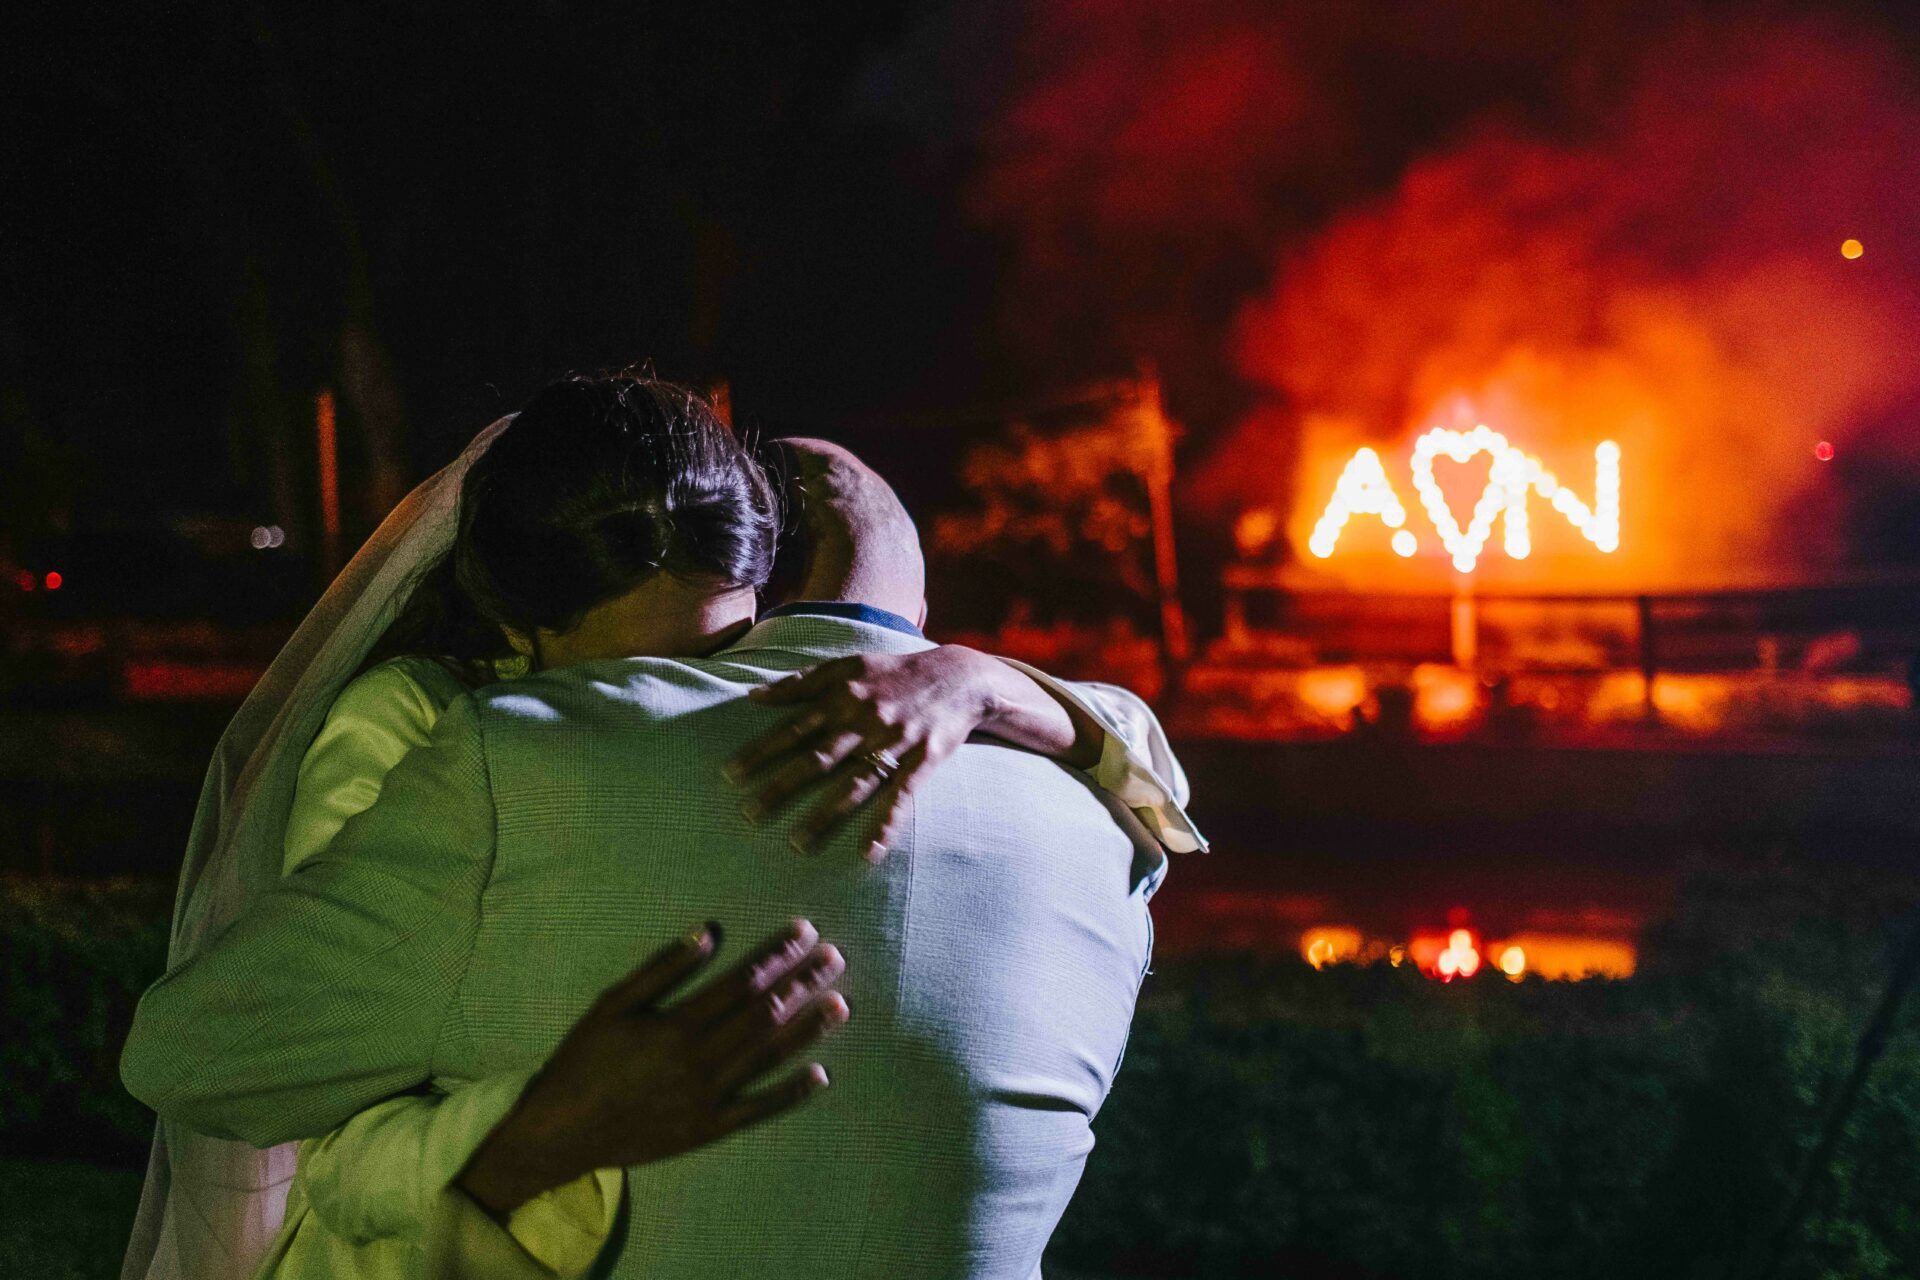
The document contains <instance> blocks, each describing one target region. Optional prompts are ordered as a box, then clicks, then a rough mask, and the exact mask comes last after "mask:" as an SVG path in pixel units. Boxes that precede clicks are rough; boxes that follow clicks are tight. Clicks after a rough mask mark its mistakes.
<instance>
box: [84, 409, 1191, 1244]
mask: <svg viewBox="0 0 1920 1280" xmlns="http://www.w3.org/2000/svg"><path fill="white" fill-rule="evenodd" d="M923 593H924V566H923V563H922V560H921V553H920V546H919V541H918V537H917V534H916V532H915V529H914V526H913V523H912V521H911V519H910V518H909V517H908V515H907V513H906V512H905V510H904V509H902V507H901V506H900V504H899V502H898V500H897V499H896V498H895V496H894V494H893V491H892V490H891V489H890V488H889V487H888V486H887V485H886V483H885V482H884V481H882V480H881V479H880V478H879V477H878V476H877V475H875V474H874V473H873V472H872V471H870V470H868V469H867V468H866V467H864V466H863V465H862V464H861V463H860V462H859V461H857V460H856V459H854V458H853V457H852V456H851V455H849V454H847V453H846V452H845V451H844V450H841V449H838V448H836V447H835V446H832V445H829V444H826V443H824V442H820V441H805V440H789V441H780V442H776V443H775V444H774V445H772V446H771V447H770V448H769V449H768V450H767V452H766V456H765V462H764V463H763V461H762V460H760V459H757V458H756V457H755V456H754V455H753V454H752V453H750V452H749V450H748V449H747V448H746V447H745V446H743V445H742V444H741V443H740V442H739V441H738V440H737V439H736V438H735V437H734V436H733V434H732V433H731V431H730V430H729V429H728V428H727V427H726V426H725V425H724V424H723V423H722V422H720V421H719V419H718V418H716V416H715V414H714V412H713V410H712V409H711V407H710V406H708V405H707V404H706V403H705V402H704V401H702V400H701V399H700V398H699V397H697V396H696V395H694V394H692V393H691V392H689V391H687V390H685V389H684V388H681V387H678V386H675V385H672V384H670V383H666V382H662V381H658V380H655V379H652V378H648V377H641V376H635V375H632V374H616V375H609V376H593V377H569V378H566V379H563V380H561V381H559V382H556V383H554V384H552V385H550V386H548V387H546V388H544V389H543V390H541V391H540V392H538V393H537V394H536V395H535V396H534V397H533V398H532V399H531V400H530V401H529V402H528V403H527V405H526V406H525V407H524V408H523V409H522V410H521V411H520V412H519V413H517V414H515V415H513V416H511V417H508V418H505V419H503V420H501V421H500V422H498V423H495V424H494V425H493V426H492V427H490V428H488V429H487V430H486V431H485V432H483V433H482V434H481V435H480V436H479V438H477V439H476V440H475V441H474V442H473V443H472V445H470V446H469V447H468V448H467V450H466V451H465V453H464V454H463V455H462V456H461V457H460V458H459V459H458V460H457V461H456V462H454V463H453V464H452V465H450V466H449V467H447V468H446V469H445V470H444V471H442V472H441V473H440V474H438V475H437V476H435V477H434V478H432V479H431V480H429V481H427V482H426V483H425V484H423V485H422V486H421V487H420V488H419V489H417V490H415V491H414V493H413V494H412V495H410V496H409V497H408V498H407V500H406V501H405V502H403V503H402V504H401V505H400V506H399V507H398V508H396V510H395V511H394V513H393V514H392V515H391V516H390V517H388V519H387V520H386V522H385V523H384V524H383V525H382V526H381V527H380V529H379V530H378V531H377V532H376V533H375V534H374V535H373V537H372V538H371V539H369V540H368V542H367V544H366V545H365V546H364V547H363V548H362V549H361V550H360V552H359V554H357V555H356V556H355V557H354V559H353V561H352V562H351V563H350V564H349V565H348V566H347V567H346V569H345V570H344V571H343V572H342V573H341V575H340V577H339V578H338V579H337V580H336V581H335V582H334V584H333V586H332V587H331V588H330V589H329V590H328V592H327V593H326V595H325V596H324V597H323V598H322V599H321V601H320V603H319V604H318V605H317V606H316V607H315V608H314V610H313V612H312V613H311V614H310V615H309V616H308V617H307V619H306V620H305V621H304V622H303V623H302V624H301V626H300V628H299V629H298V630H297V631H296V632H295V633H294V635H293V638H292V639H291V640H290V641H289V642H288V644H287V646H286V648H285V649H284V650H283V651H282V652H281V654H280V656H279V657H278V658H277V659H276V660H275V662H274V664H273V665H272V667H271V668H269V669H268V671H267V673H266V675H265V676H264V677H263V678H262V680H261V682H260V684H259V686H258V687H257V688H256V689H255V690H254V692H253V693H252V695H251V696H250V697H249V698H248V699H247V701H246V703H245V704H244V705H243V706H242V707H241V709H240V711H239V712H238V714H237V715H236V716H235V718H234V721H233V723H232V724H231V725H230V726H229V728H228V729H227V731H226V733H225V735H224V736H223V737H222V739H221V742H220V745H219V747H218V749H217V751H216V754H215V758H214V761H213V765H212V767H211V769H210V770H209V772H208V777H207V781H206V785H205V787H204V789H203V792H202V795H201V800H200V808H199V812H198V814H197V815H196V818H195V822H194V828H193V832H192V836H191V841H190V844H189V848H188V852H187V857H186V862H185V866H184V867H183V869H182V873H181V885H180V893H179V897H178V900H177V903H176V908H175V917H174V925H173V933H172V943H171V951H170V955H169V967H168V971H167V973H166V975H165V976H164V977H163V978H162V979H161V980H160V981H159V982H157V983H156V984H155V985H154V986H153V987H152V988H151V989H150V990H149V991H148V992H147V993H146V995H145V996H144V997H143V998H142V1000H141V1002H140V1007H139V1011H138V1013H137V1015H136V1017H135V1021H134V1027H133V1031H132V1034H131V1036H130V1037H129V1039H128V1042H127V1045H126V1049H125V1053H124V1056H123V1058H122V1062H121V1072H122V1076H123V1078H124V1080H125V1082H126V1085H127V1087H128V1089H130V1090H131V1091H132V1092H133V1094H134V1095H135V1096H136V1097H138V1098H140V1099H141V1100H142V1101H144V1102H146V1103H147V1104H148V1105H149V1106H151V1107H152V1108H153V1109H154V1110H155V1111H156V1112H157V1113H158V1114H159V1117H160V1125H159V1131H158V1133H157V1135H156V1137H155V1142H154V1152H153V1159H152V1163H151V1165H150V1168H149V1172H148V1175H147V1183H146V1192H145V1197H144V1199H143V1201H142V1204H141V1210H140V1216H139V1220H138V1222H137V1223H136V1226H135V1229H134V1238H133V1242H132V1245H131V1248H130V1250H129V1253H128V1258H127V1264H126V1268H125V1271H124V1273H123V1274H124V1276H125V1277H128V1278H130V1280H175V1278H183V1280H185V1278H191V1280H198V1278H199V1277H217V1278H219V1280H240V1278H242V1277H247V1276H270V1277H322V1276H324V1277H337V1278H345V1277H382V1278H385V1277H395V1278H398V1277H415V1276H489V1277H490V1276H515V1277H518V1276H525V1277H542V1278H546V1277H554V1276H583V1275H593V1276H619V1277H627V1276H671V1277H705V1276H779V1277H836V1276H849V1277H853V1276H862V1277H864V1276H871V1277H887V1278H893V1277H910V1276H968V1277H975V1276H977V1277H988V1276H1004V1277H1011V1278H1012V1280H1022V1278H1024V1277H1029V1276H1036V1275H1038V1274H1039V1263H1040V1256H1041V1252H1042V1250H1043V1249H1044V1247H1045V1245H1046V1242H1047V1238H1048V1236H1049V1235H1050V1234H1051V1232H1052V1231H1053V1229H1054V1226H1055V1224H1056V1223H1057V1222H1058V1221H1059V1218H1060V1215H1061V1213H1062V1211H1063V1210H1064V1209H1065V1208H1066V1204H1067V1201H1068V1199H1069V1198H1070V1197H1071V1195H1072V1194H1073V1190H1074V1187H1075V1185H1076V1183H1077V1182H1078V1180H1079V1177H1080V1172H1081V1168H1082V1166H1083V1165H1084V1163H1085V1161H1086V1158H1087V1153H1088V1151H1089V1150H1090V1149H1091V1147H1092V1145H1093V1136H1092V1133H1091V1130H1090V1124H1091V1122H1092V1120H1093V1117H1094V1115H1095V1113H1096V1112H1097V1111H1098V1110H1099V1107H1100V1104H1101V1102H1102V1100H1103V1099H1104V1098H1105V1097H1106V1094H1107V1090H1108V1088H1109V1087H1110V1085H1111V1084H1112V1081H1113V1076H1114V1073H1115V1072H1116V1071H1117V1070H1118V1069H1119V1066H1120V1059H1121V1056H1122V1051H1123V1049H1124V1047H1125V1044H1126V1037H1127V1026H1128V1022H1129V1020H1130V1019H1131V1017H1132V1014H1133V1007H1134V1000H1135V997H1136V995H1137V993H1138V991H1139V986H1140V981H1141V978H1142V976H1143V974H1144V972H1145V970H1146V966H1147V963H1148V958H1149V953H1150V951H1151V944H1152V924H1151V921H1150V919H1149V916H1148V910H1147V900H1148V898H1149V897H1150V896H1151V895H1152V894H1153V892H1154V890H1155V889H1157V888H1158V887H1159V885H1160V882H1161V879H1162V878H1163V876H1164V873H1165V867H1166V855H1167V853H1168V852H1175V853H1178V852H1186V851H1190V850H1195V849H1201V848H1204V842H1203V841H1202V840H1201V839H1200V836H1199V834H1198V833H1197V832H1196V831H1195V829H1194V827H1193V825H1192V824H1191V823H1190V822H1189V821H1188V819H1187V817H1186V814H1185V812H1184V810H1183V807H1182V806H1183V805H1184V803H1185V800H1186V783H1185V779H1184V776H1183V775H1182V773H1181V770H1180V767H1179V764H1178V763H1177V762H1176V761H1175V760H1174V758H1173V756H1172V754H1171V753H1170V751H1169V750H1168V747H1167V743H1166V740H1165V738H1164V736H1163V735H1162V733H1161V730H1160V727H1159V725H1158V723H1157V722H1156V721H1155V720H1154V718H1153V715H1152V713H1151V712H1150V711H1149V710H1148V709H1147V708H1146V706H1145V704H1143V703H1142V702H1141V701H1140V700H1139V699H1138V698H1136V697H1134V696H1133V695H1132V694H1130V693H1127V692H1126V691H1124V690H1121V689H1118V688H1114V687H1112V686H1108V685H1098V684H1072V683H1067V682H1064V681H1059V680H1055V679H1053V678H1052V677H1050V676H1047V675H1045V674H1043V673H1041V672H1039V671H1036V670H1034V669H1032V668H1030V667H1026V666H1024V665H1022V664H1019V663H1015V662H1012V661H1010V660H1002V659H998V658H993V657H990V656H987V655H984V654H981V653H978V652H976V651H973V650H969V649H964V648H960V647H957V646H951V645H935V644H933V643H931V642H930V641H928V640H927V639H925V638H924V637H923V636H922V634H921V631H920V626H921V623H923V622H924V620H925V616H924V615H925V612H926V605H925V601H924V598H923ZM703 922H704V923H703Z"/></svg>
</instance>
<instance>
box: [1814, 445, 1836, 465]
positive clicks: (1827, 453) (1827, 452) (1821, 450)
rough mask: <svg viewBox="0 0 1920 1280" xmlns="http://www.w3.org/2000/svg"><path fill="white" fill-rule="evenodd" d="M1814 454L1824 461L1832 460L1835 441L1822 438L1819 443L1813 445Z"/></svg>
mask: <svg viewBox="0 0 1920 1280" xmlns="http://www.w3.org/2000/svg"><path fill="white" fill-rule="evenodd" d="M1813 456H1814V457H1816V458H1818V459H1820V461H1822V462H1832V461H1833V441H1831V440H1822V441H1821V442H1820V443H1819V444H1817V445H1815V446H1813Z"/></svg>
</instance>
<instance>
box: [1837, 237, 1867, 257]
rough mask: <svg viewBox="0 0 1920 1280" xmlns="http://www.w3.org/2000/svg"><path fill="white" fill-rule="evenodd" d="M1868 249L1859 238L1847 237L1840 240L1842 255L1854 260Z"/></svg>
mask: <svg viewBox="0 0 1920 1280" xmlns="http://www.w3.org/2000/svg"><path fill="white" fill-rule="evenodd" d="M1866 251H1867V246H1865V245H1863V244H1861V243H1860V242H1859V241H1858V240H1853V239H1847V240H1842V241H1841V242H1840V256H1841V257H1843V258H1845V259H1847V260H1848V261H1852V260H1853V259H1855V258H1857V257H1859V256H1860V255H1861V254H1863V253H1865V252H1866Z"/></svg>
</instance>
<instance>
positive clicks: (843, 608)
mask: <svg viewBox="0 0 1920 1280" xmlns="http://www.w3.org/2000/svg"><path fill="white" fill-rule="evenodd" d="M795 616H803V617H804V616H812V617H816V618H847V619H850V620H851V621H854V622H870V623H872V624H873V625H874V626H876V627H885V628H886V629H887V630H889V631H898V632H900V633H901V634H903V635H909V636H912V637H913V638H914V639H916V640H925V639H926V636H924V635H922V634H921V632H920V628H919V627H916V626H914V625H913V624H912V623H911V622H908V621H907V620H906V619H905V618H903V617H901V616H900V615H899V614H897V613H889V612H888V611H887V610H885V609H876V608H874V607H873V606H872V605H870V604H857V603H855V602H853V601H849V600H795V601H793V602H792V603H791V604H783V605H781V606H779V607H778V608H776V609H769V610H767V611H766V612H765V613H763V614H761V615H760V620H761V621H762V622H765V621H766V620H767V619H768V618H790V617H795Z"/></svg>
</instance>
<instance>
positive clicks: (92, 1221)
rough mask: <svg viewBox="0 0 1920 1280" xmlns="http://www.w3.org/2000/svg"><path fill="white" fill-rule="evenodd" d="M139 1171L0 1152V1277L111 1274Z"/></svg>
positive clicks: (51, 1279) (84, 1278)
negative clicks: (20, 1157)
mask: <svg viewBox="0 0 1920 1280" xmlns="http://www.w3.org/2000/svg"><path fill="white" fill-rule="evenodd" d="M140 1177H141V1175H140V1173H139V1172H138V1171H136V1170H132V1169H109V1168H102V1167H100V1166H98V1165H91V1164H83V1163H81V1162H79V1161H73V1160H7V1159H0V1276H18V1277H21V1278H22V1280H25V1278H26V1277H32V1278H33V1280H96V1278H97V1277H112V1276H117V1275H119V1274H120V1261H121V1258H122V1257H123V1256H124V1255H125V1253H126V1249H127V1236H128V1233H129V1232H131V1231H132V1229H133V1214H134V1210H135V1209H136V1208H137V1207H138V1206H139V1203H140Z"/></svg>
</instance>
